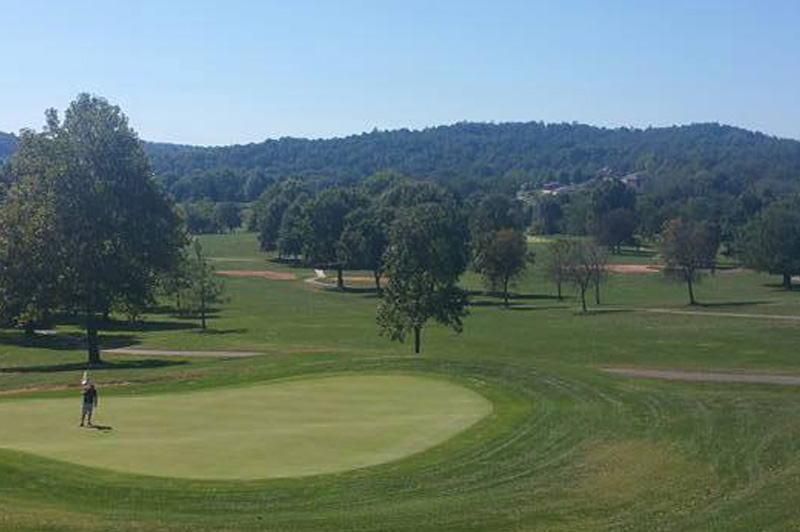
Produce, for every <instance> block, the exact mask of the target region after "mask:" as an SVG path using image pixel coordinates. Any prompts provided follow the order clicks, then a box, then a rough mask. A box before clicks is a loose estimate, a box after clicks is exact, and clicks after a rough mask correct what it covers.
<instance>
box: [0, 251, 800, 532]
mask: <svg viewBox="0 0 800 532" xmlns="http://www.w3.org/2000/svg"><path fill="white" fill-rule="evenodd" d="M206 248H207V250H208V253H209V254H210V255H214V256H226V257H237V258H241V257H246V256H254V251H253V249H254V244H253V237H252V235H235V236H232V237H210V238H207V239H206ZM258 261H259V262H256V263H247V262H241V261H231V262H228V263H224V267H225V268H226V269H234V268H240V269H257V268H261V267H264V268H269V269H275V268H278V267H282V266H280V265H275V264H271V263H267V262H264V261H263V259H261V258H258ZM254 264H255V266H254ZM221 267H222V266H221ZM296 271H297V272H298V273H300V274H302V275H310V273H309V271H308V270H296ZM464 282H465V284H466V285H467V286H469V287H471V288H474V289H479V288H480V284H479V281H478V280H477V279H476V278H474V276H472V275H470V276H467V277H466V278H465V281H464ZM774 282H775V279H772V278H768V277H763V276H759V275H755V274H750V273H726V274H720V275H717V276H716V277H714V278H710V279H708V280H707V281H706V283H705V284H703V285H701V286H700V287H699V289H698V296H699V298H700V300H701V301H703V302H706V303H708V304H710V305H712V306H709V307H706V308H704V309H703V310H706V311H715V310H719V311H725V312H746V313H767V314H769V313H772V314H789V315H800V296H799V295H798V293H784V292H781V291H779V290H777V289H776V288H775V287H774V286H771V285H769V283H774ZM227 284H228V288H229V295H230V298H231V299H230V302H229V303H228V304H226V305H225V306H224V308H223V309H222V310H221V312H220V314H219V315H218V316H217V318H215V319H214V320H213V328H214V331H215V332H214V333H211V334H202V333H200V332H199V331H198V330H197V329H196V328H193V327H190V325H191V323H190V322H186V321H184V320H177V319H174V318H171V317H170V316H168V315H157V316H152V317H151V319H150V320H149V321H148V325H147V326H146V327H139V328H131V327H129V326H118V327H117V329H119V330H116V331H112V332H110V333H107V334H110V335H111V337H109V338H108V339H107V342H109V343H112V342H113V343H114V344H115V345H119V344H126V343H139V342H140V343H141V344H142V345H145V346H150V347H166V348H206V349H213V348H219V349H222V348H225V349H230V348H234V349H258V350H260V351H264V352H265V353H267V356H264V357H259V358H255V359H237V360H226V361H214V360H185V361H183V360H172V359H170V360H167V359H164V360H159V359H157V358H156V359H137V358H135V357H121V356H117V357H108V358H109V359H111V360H113V361H114V362H115V363H116V364H117V366H116V367H115V368H114V369H108V370H104V371H101V372H98V373H97V374H96V378H97V379H98V380H99V381H100V382H101V384H102V383H114V382H116V383H120V382H128V383H130V384H128V385H125V386H119V387H117V388H110V387H108V386H104V388H105V394H106V395H109V394H118V395H120V396H122V395H148V394H151V393H155V392H173V391H184V390H190V389H203V388H214V387H218V386H230V385H236V384H241V383H249V382H260V381H264V380H269V379H276V378H284V377H288V376H296V375H308V374H314V375H315V374H329V373H331V372H336V373H339V372H353V373H360V372H363V373H374V372H376V371H380V372H382V373H393V372H402V373H404V374H408V373H409V372H415V373H421V374H431V375H440V376H444V377H447V378H450V379H455V380H457V381H459V382H461V383H463V384H464V385H466V386H468V387H472V388H473V389H476V390H478V391H480V392H481V393H482V394H484V395H486V396H487V397H489V398H490V399H491V400H492V402H493V403H494V405H495V410H494V412H493V414H492V415H491V416H489V417H488V418H487V419H486V420H484V421H482V422H480V423H479V424H478V425H476V426H475V427H474V428H472V429H470V430H468V431H467V432H466V433H464V434H463V435H462V436H459V437H457V438H455V439H452V440H450V441H448V442H447V443H445V444H443V445H441V446H439V447H436V448H434V449H432V450H430V451H428V452H425V453H422V454H418V455H415V456H412V457H410V458H407V459H404V460H401V461H397V462H392V463H390V464H386V465H382V466H377V467H373V468H368V469H364V470H357V471H352V472H349V473H342V474H337V475H324V476H319V477H310V478H305V479H297V480H272V481H255V482H245V483H242V482H206V481H189V480H177V479H176V480H165V479H154V478H148V477H136V476H132V475H124V474H119V473H113V472H110V471H106V470H94V469H89V468H85V467H80V466H76V465H70V464H67V463H62V462H55V461H49V460H45V459H41V458H38V457H35V456H31V455H24V454H19V453H15V452H11V451H3V452H0V530H6V529H9V530H37V531H38V530H107V529H109V528H112V529H119V530H151V529H153V528H156V527H158V528H160V529H163V530H238V529H259V530H286V529H291V530H437V531H438V530H547V531H550V530H570V531H572V530H719V531H723V530H724V531H731V530H733V531H735V530H741V531H751V530H790V529H793V528H797V527H798V526H800V508H798V507H797V505H796V504H795V502H796V501H797V499H798V497H800V476H799V475H798V474H797V473H798V466H800V462H799V461H798V458H797V457H798V451H799V450H800V438H798V436H800V423H798V421H797V420H798V419H800V415H799V414H800V406H798V399H800V390H798V389H796V388H790V387H771V386H747V385H730V384H724V385H723V384H688V383H678V382H662V381H655V380H637V379H629V378H620V377H612V376H609V375H606V374H603V373H602V372H599V371H598V368H599V367H602V366H607V365H638V366H646V367H683V368H706V367H708V368H737V369H738V368H747V369H749V370H751V371H768V370H771V371H786V372H795V373H796V372H798V371H800V367H799V366H800V360H799V359H798V357H797V356H796V346H797V345H799V344H800V324H797V323H788V322H773V321H769V320H750V319H739V318H721V317H698V316H664V315H655V314H647V313H643V312H637V311H630V309H639V308H647V307H659V308H678V309H685V308H686V307H685V306H684V298H685V295H684V292H683V291H682V289H681V287H680V286H676V285H673V284H670V283H668V282H665V281H662V280H661V279H660V278H659V277H658V276H657V275H648V274H641V275H633V274H629V275H613V276H612V278H611V281H610V284H609V287H608V290H607V291H606V293H605V295H604V297H605V299H606V301H607V304H606V305H604V307H605V308H608V309H615V310H617V311H615V312H595V313H590V314H589V315H581V314H579V313H576V312H575V310H574V309H575V306H576V305H575V301H574V300H568V301H564V302H559V301H557V300H555V299H553V298H552V297H551V296H550V293H551V292H552V289H551V287H550V286H549V285H547V284H545V283H544V282H543V281H542V280H540V279H538V278H537V277H536V275H532V276H530V278H529V279H526V280H524V281H523V282H522V283H520V286H519V287H518V292H519V293H521V294H527V295H528V296H529V297H525V298H522V299H518V300H516V302H518V303H519V302H522V303H525V304H527V305H532V308H526V309H524V310H523V309H519V310H508V311H507V310H503V309H501V308H499V307H497V306H496V305H495V304H496V301H495V300H493V299H492V298H488V297H478V298H476V302H477V303H479V305H476V306H474V307H473V308H472V316H470V317H469V318H468V319H467V322H466V330H465V332H464V334H463V335H461V336H458V335H455V334H453V333H451V332H449V331H446V330H443V329H439V328H435V327H433V328H429V329H426V331H425V334H424V343H423V356H421V357H418V358H414V357H411V356H409V355H408V353H409V346H407V345H398V344H391V343H389V342H387V341H386V340H384V339H382V338H380V337H379V336H378V335H377V333H376V329H375V325H374V308H375V304H376V300H375V298H374V297H373V296H372V295H371V294H369V293H356V292H353V293H346V294H341V293H335V292H328V291H321V290H317V289H314V288H312V287H310V286H309V285H308V284H306V283H304V282H303V281H302V280H297V281H285V282H265V281H261V280H229V281H227ZM68 329H69V328H68V327H67V328H65V330H68ZM4 340H5V347H4V349H3V351H2V352H3V354H2V355H0V356H1V357H2V359H1V360H2V364H0V365H1V366H2V367H4V368H6V369H5V370H4V371H3V372H0V389H12V388H18V387H21V386H33V385H63V384H66V383H70V382H75V380H76V378H77V377H78V375H79V370H78V369H76V368H71V367H70V366H68V364H73V363H79V362H80V361H81V360H82V359H83V354H82V353H81V352H80V351H79V350H77V349H75V348H74V346H73V345H72V344H69V343H64V342H62V341H59V340H53V339H51V340H46V341H44V344H45V345H41V346H38V347H27V346H25V345H24V342H22V341H21V339H19V337H18V335H16V334H12V333H6V334H5V336H4ZM37 366H39V367H37ZM41 366H46V367H41ZM20 367H23V368H22V370H20V369H19V368H20ZM13 368H17V369H16V370H15V369H13ZM65 394H72V395H74V392H47V393H44V395H47V396H60V395H65ZM36 395H38V394H28V395H24V396H23V395H13V396H0V407H2V405H3V404H11V403H9V402H13V403H16V402H21V403H24V402H26V401H27V397H30V396H36Z"/></svg>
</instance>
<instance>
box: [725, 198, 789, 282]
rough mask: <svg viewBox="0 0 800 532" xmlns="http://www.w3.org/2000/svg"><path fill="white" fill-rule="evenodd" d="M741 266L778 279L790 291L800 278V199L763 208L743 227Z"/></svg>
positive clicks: (740, 243) (740, 239)
mask: <svg viewBox="0 0 800 532" xmlns="http://www.w3.org/2000/svg"><path fill="white" fill-rule="evenodd" d="M739 248H740V249H741V255H742V259H743V260H744V263H745V264H746V265H747V266H749V267H751V268H754V269H756V270H758V271H762V272H768V273H771V274H775V275H780V276H781V277H782V278H783V287H784V288H786V289H787V290H791V288H792V276H793V275H798V274H800V198H797V197H794V198H788V199H785V200H783V201H778V202H775V203H773V204H771V205H769V206H768V207H766V208H765V209H764V210H763V211H761V213H760V214H759V215H758V216H757V217H756V218H755V219H754V220H752V221H751V222H750V223H748V224H747V226H745V228H744V229H743V231H742V234H741V236H740V238H739Z"/></svg>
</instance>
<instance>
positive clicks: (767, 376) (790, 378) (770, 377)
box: [603, 368, 800, 386]
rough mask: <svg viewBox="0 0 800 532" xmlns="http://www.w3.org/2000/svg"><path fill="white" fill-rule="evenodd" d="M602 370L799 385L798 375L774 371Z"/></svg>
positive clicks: (682, 378) (677, 378)
mask: <svg viewBox="0 0 800 532" xmlns="http://www.w3.org/2000/svg"><path fill="white" fill-rule="evenodd" d="M603 371H605V372H607V373H613V374H615V375H623V376H627V377H646V378H651V379H664V380H673V381H690V382H734V383H749V384H781V385H785V386H800V375H779V374H774V373H722V372H711V371H683V370H671V369H636V368H603Z"/></svg>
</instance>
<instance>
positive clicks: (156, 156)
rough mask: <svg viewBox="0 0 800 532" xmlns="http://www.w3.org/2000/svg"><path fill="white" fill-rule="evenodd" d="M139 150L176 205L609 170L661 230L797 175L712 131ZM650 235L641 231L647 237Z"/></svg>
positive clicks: (549, 128)
mask: <svg viewBox="0 0 800 532" xmlns="http://www.w3.org/2000/svg"><path fill="white" fill-rule="evenodd" d="M146 150H147V152H148V155H149V156H150V158H151V161H152V163H153V166H154V169H155V171H156V172H157V174H158V179H159V181H160V182H161V183H163V185H164V186H165V188H166V189H167V190H168V191H169V192H170V193H171V194H173V195H174V196H175V197H176V198H177V199H178V200H179V201H197V200H200V199H209V200H211V201H251V200H253V199H254V198H256V197H257V196H258V195H259V194H260V192H261V191H263V190H264V187H266V186H267V184H268V183H269V182H270V181H274V180H277V179H281V178H283V177H286V176H298V177H301V178H303V179H304V180H307V181H312V180H313V181H316V180H328V181H333V182H334V183H339V184H341V183H346V182H352V180H355V181H360V180H362V179H364V178H366V177H367V176H369V175H371V174H373V173H375V172H377V171H380V170H382V169H387V168H394V169H396V170H397V171H400V172H402V173H404V174H406V175H409V176H414V177H425V178H430V179H434V180H436V181H437V182H438V183H440V184H445V185H446V186H452V187H453V188H457V189H459V190H463V189H464V188H465V187H475V186H477V187H481V188H482V189H483V190H484V191H487V192H503V193H507V194H513V193H514V192H516V190H517V189H518V188H519V187H520V185H523V184H526V183H531V184H534V185H537V186H538V185H541V184H542V183H545V182H549V181H559V182H561V183H564V184H575V183H584V182H587V181H589V180H591V179H595V178H597V177H598V176H600V175H603V174H605V173H609V172H610V173H611V174H613V175H616V176H620V175H624V174H626V173H630V172H636V171H646V172H648V173H649V174H650V175H651V176H652V177H653V180H654V182H657V183H659V185H658V187H659V188H660V189H661V190H660V191H659V193H658V195H657V196H658V201H657V204H656V205H654V207H655V210H661V209H662V208H663V209H664V213H663V216H660V218H661V222H663V220H665V219H668V218H672V217H675V216H677V215H678V214H679V213H677V212H668V211H671V210H672V209H673V208H674V207H680V204H681V203H682V202H685V201H687V200H688V199H689V198H697V197H700V196H707V197H709V198H711V200H710V201H711V202H713V203H715V204H717V201H716V200H715V199H713V198H714V197H715V196H716V195H720V194H721V195H724V196H725V197H727V198H731V199H734V200H735V199H736V198H739V197H740V196H742V194H743V193H744V192H745V191H748V190H749V191H753V192H756V193H757V192H758V191H763V190H765V189H772V190H774V191H775V192H780V191H782V190H784V189H785V187H794V188H795V189H796V187H797V185H798V183H797V176H798V175H800V143H798V142H796V141H792V140H783V139H776V138H774V137H768V136H766V135H761V134H758V133H753V132H750V131H746V130H742V129H737V128H732V127H727V126H720V125H717V124H695V125H690V126H683V127H667V128H648V129H645V130H636V129H629V128H619V129H606V128H596V127H591V126H586V125H581V124H545V123H541V122H529V123H505V124H485V123H484V124H480V123H460V124H454V125H452V126H442V127H433V128H427V129H424V130H421V131H410V130H397V131H373V132H371V133H366V134H362V135H353V136H349V137H345V138H337V139H327V140H307V139H297V138H283V139H279V140H268V141H265V142H261V143H254V144H247V145H240V146H227V147H208V148H201V147H191V146H176V145H167V144H147V146H146ZM259 187H260V189H259ZM728 203H730V202H728ZM724 205H725V203H719V206H724ZM660 228H661V224H660V223H657V224H655V225H653V226H651V230H652V232H653V233H657V232H658V231H660Z"/></svg>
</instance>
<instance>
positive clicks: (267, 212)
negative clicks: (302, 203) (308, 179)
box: [250, 179, 310, 251]
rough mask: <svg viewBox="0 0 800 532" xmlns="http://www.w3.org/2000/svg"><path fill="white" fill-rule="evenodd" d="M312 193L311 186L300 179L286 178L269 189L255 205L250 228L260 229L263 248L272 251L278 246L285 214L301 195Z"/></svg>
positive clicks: (259, 233)
mask: <svg viewBox="0 0 800 532" xmlns="http://www.w3.org/2000/svg"><path fill="white" fill-rule="evenodd" d="M308 195H310V188H309V186H308V185H307V184H306V183H305V182H303V181H301V180H299V179H285V180H283V181H280V182H278V183H275V184H274V185H272V186H270V187H267V189H266V190H265V191H264V192H263V193H262V194H261V196H259V198H258V201H256V203H255V205H254V206H253V217H252V219H251V220H250V223H251V227H250V229H252V230H255V231H258V240H259V242H260V244H261V249H263V250H264V251H272V250H274V249H276V248H277V247H278V238H279V237H280V231H281V224H282V221H283V215H284V213H285V212H286V210H287V209H288V208H289V206H291V205H292V204H293V203H295V202H297V201H298V200H299V199H300V198H301V197H307V196H308Z"/></svg>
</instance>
